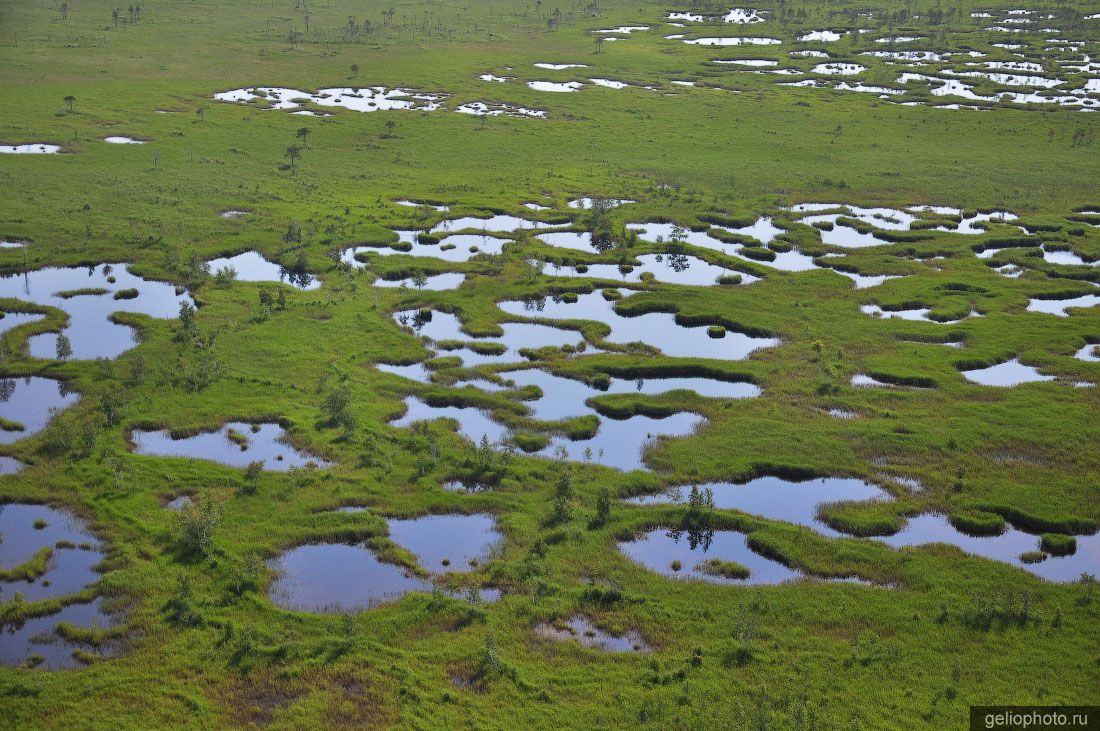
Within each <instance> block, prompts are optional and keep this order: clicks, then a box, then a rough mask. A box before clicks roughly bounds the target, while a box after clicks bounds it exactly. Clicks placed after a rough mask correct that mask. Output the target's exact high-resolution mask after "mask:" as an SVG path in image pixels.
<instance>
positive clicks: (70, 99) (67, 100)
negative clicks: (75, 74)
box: [64, 94, 76, 112]
mask: <svg viewBox="0 0 1100 731" xmlns="http://www.w3.org/2000/svg"><path fill="white" fill-rule="evenodd" d="M64 102H65V103H66V104H68V105H69V111H70V112H71V111H73V105H74V104H76V97H75V96H73V95H72V94H69V95H68V96H66V97H65V99H64Z"/></svg>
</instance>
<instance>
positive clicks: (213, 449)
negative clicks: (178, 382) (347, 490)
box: [130, 421, 332, 472]
mask: <svg viewBox="0 0 1100 731" xmlns="http://www.w3.org/2000/svg"><path fill="white" fill-rule="evenodd" d="M242 437H243V438H242ZM130 441H131V442H133V444H134V452H136V453H137V454H144V455H148V456H155V457H184V458H188V459H208V460H211V461H213V462H219V463H221V464H224V465H229V466H230V467H247V466H248V465H249V464H250V463H252V462H263V465H264V469H265V470H272V471H275V472H286V471H288V470H289V469H290V468H292V467H308V466H315V467H320V468H325V467H331V466H332V465H331V464H329V463H328V462H326V461H324V460H323V459H320V458H319V457H315V456H313V455H311V454H307V453H305V452H300V451H298V450H297V449H295V448H294V447H292V446H291V445H290V444H289V443H288V442H287V440H286V432H285V431H284V430H283V428H282V427H281V426H279V425H278V424H247V423H245V422H241V421H233V422H230V423H228V424H226V425H225V426H223V427H222V428H221V429H219V430H217V431H211V432H200V433H198V434H195V435H193V436H188V437H182V438H179V439H173V438H172V434H171V432H169V431H168V430H166V429H165V430H162V431H141V430H134V431H133V432H132V433H131V434H130Z"/></svg>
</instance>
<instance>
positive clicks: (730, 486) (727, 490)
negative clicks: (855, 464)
mask: <svg viewBox="0 0 1100 731" xmlns="http://www.w3.org/2000/svg"><path fill="white" fill-rule="evenodd" d="M698 488H699V490H700V491H701V492H702V491H705V490H710V491H711V493H713V496H714V507H716V508H719V509H730V508H733V509H736V510H740V511H742V512H745V513H752V514H753V515H759V516H761V517H763V518H767V519H768V520H782V521H786V522H788V523H795V524H797V525H802V526H806V527H808V528H812V529H814V530H816V531H818V532H819V533H822V534H824V535H827V536H832V537H835V536H839V535H841V533H840V532H838V531H836V530H833V529H832V528H830V527H829V526H828V525H826V524H825V523H824V522H823V521H822V520H821V519H820V518H818V514H817V513H818V508H819V507H820V506H822V505H824V504H827V503H836V502H842V501H860V502H862V501H867V500H888V499H890V493H888V492H886V491H885V490H883V489H882V488H881V487H879V486H878V485H875V484H873V483H870V482H864V481H863V480H858V479H855V478H849V477H817V478H812V479H808V480H789V479H784V478H782V477H776V476H772V475H767V476H764V477H757V478H755V479H752V480H749V481H748V482H742V483H735V482H710V483H705V484H702V485H699V486H698ZM689 491H690V487H682V486H676V487H672V488H670V489H669V490H667V491H666V492H664V493H661V494H658V495H644V496H640V497H634V498H630V499H628V500H627V501H626V502H628V503H630V504H633V505H670V504H672V505H675V504H685V505H686V503H687V498H688V493H689Z"/></svg>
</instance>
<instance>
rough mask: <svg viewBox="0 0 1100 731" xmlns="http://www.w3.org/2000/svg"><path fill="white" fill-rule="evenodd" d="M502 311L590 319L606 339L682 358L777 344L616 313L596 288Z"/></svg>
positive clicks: (732, 355)
mask: <svg viewBox="0 0 1100 731" xmlns="http://www.w3.org/2000/svg"><path fill="white" fill-rule="evenodd" d="M498 304H499V306H500V308H501V309H502V310H504V311H505V312H507V313H509V314H513V315H523V316H527V317H533V318H549V319H556V320H594V321H596V322H602V323H604V324H606V325H607V326H608V327H609V328H610V333H608V335H607V336H606V338H605V339H606V340H607V341H608V342H612V343H619V344H624V345H625V344H628V343H644V344H646V345H650V346H653V347H655V348H659V349H660V350H661V352H663V353H664V354H665V355H668V356H672V357H686V358H717V359H723V360H740V359H743V358H747V357H748V356H749V354H750V353H752V352H753V351H754V350H758V349H760V348H767V347H771V346H774V345H776V344H778V342H779V341H778V340H776V339H775V338H767V337H755V336H752V335H745V334H743V333H738V332H730V333H727V334H726V336H725V337H723V338H712V337H711V336H710V335H709V334H708V333H707V328H706V327H705V326H696V327H684V326H682V325H679V324H677V323H676V318H675V316H674V315H672V314H669V313H667V312H650V313H646V314H642V315H637V316H635V317H625V316H623V315H621V314H619V313H618V312H617V311H616V310H615V307H614V304H613V303H611V302H608V301H607V300H606V299H604V297H603V295H602V294H600V293H599V292H590V293H588V294H582V295H579V296H577V297H576V300H575V301H566V300H565V299H555V298H535V299H530V300H506V301H503V302H500V303H498Z"/></svg>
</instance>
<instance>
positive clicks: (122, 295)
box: [115, 287, 139, 300]
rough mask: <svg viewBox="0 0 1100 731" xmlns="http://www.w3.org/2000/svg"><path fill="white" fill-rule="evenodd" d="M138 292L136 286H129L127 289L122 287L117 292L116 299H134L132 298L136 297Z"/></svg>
mask: <svg viewBox="0 0 1100 731" xmlns="http://www.w3.org/2000/svg"><path fill="white" fill-rule="evenodd" d="M138 294H139V293H138V291H137V290H136V289H135V288H133V287H129V288H127V289H120V290H119V291H117V292H115V299H116V300H132V299H135V298H136V297H137V296H138Z"/></svg>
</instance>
